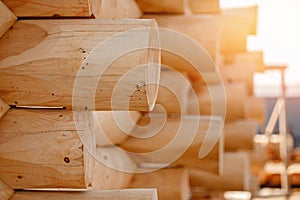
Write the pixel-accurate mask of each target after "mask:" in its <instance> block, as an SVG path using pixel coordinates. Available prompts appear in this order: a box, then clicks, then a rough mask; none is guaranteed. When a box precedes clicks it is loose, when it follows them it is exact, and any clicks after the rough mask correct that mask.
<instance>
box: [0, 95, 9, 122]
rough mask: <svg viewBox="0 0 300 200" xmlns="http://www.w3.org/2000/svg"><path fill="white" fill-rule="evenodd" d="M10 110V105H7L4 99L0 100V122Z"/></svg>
mask: <svg viewBox="0 0 300 200" xmlns="http://www.w3.org/2000/svg"><path fill="white" fill-rule="evenodd" d="M9 109H10V107H9V105H7V104H6V103H5V102H4V101H2V99H0V120H1V118H2V117H3V116H4V115H5V114H6V113H7V111H8V110H9Z"/></svg>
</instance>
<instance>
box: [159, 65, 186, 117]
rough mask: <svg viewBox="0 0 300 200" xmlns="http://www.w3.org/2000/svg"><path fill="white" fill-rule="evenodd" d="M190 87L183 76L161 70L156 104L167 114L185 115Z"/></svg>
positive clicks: (170, 70)
mask: <svg viewBox="0 0 300 200" xmlns="http://www.w3.org/2000/svg"><path fill="white" fill-rule="evenodd" d="M190 88H191V85H190V83H189V79H188V77H187V76H186V75H185V74H182V73H179V72H177V71H175V70H172V69H168V68H166V69H164V68H162V71H161V74H160V82H159V89H158V95H157V101H156V104H159V105H161V106H162V107H163V108H164V110H165V112H167V113H186V109H187V101H188V99H187V98H188V93H189V89H190Z"/></svg>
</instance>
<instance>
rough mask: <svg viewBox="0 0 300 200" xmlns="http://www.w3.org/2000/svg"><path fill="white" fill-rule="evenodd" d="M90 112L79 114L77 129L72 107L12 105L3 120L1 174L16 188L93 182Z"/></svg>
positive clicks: (84, 185)
mask: <svg viewBox="0 0 300 200" xmlns="http://www.w3.org/2000/svg"><path fill="white" fill-rule="evenodd" d="M88 115H89V113H84V114H79V117H77V119H76V123H81V124H83V125H84V126H85V127H81V129H79V130H78V131H77V127H76V126H75V121H74V119H73V117H74V116H73V113H72V112H71V111H65V110H37V109H11V110H10V111H9V112H8V113H7V114H6V115H5V116H4V118H3V119H2V120H1V121H0V132H1V134H0V144H1V145H0V178H1V179H2V180H3V181H5V182H6V183H7V184H8V185H9V186H10V187H12V188H14V189H23V188H60V187H61V188H86V187H87V186H90V185H91V181H92V180H91V179H92V170H91V167H93V161H94V160H93V159H92V155H93V153H94V152H93V151H94V150H95V147H96V144H95V139H94V137H93V134H92V132H90V130H89V127H88V120H89V119H88V117H89V116H88ZM93 147H94V149H93ZM87 148H88V149H87Z"/></svg>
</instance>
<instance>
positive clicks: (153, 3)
mask: <svg viewBox="0 0 300 200" xmlns="http://www.w3.org/2000/svg"><path fill="white" fill-rule="evenodd" d="M136 2H137V3H138V5H139V7H140V8H141V10H142V11H143V12H144V13H169V14H183V13H184V10H185V2H184V0H163V1H162V0H136Z"/></svg>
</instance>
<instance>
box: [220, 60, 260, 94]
mask: <svg viewBox="0 0 300 200" xmlns="http://www.w3.org/2000/svg"><path fill="white" fill-rule="evenodd" d="M255 71H256V66H255V65H252V64H247V63H245V64H240V65H226V66H224V67H222V68H221V69H220V72H221V74H222V78H223V81H224V82H227V83H240V82H241V83H245V86H246V89H247V94H248V95H253V93H254V81H253V76H254V73H255Z"/></svg>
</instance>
